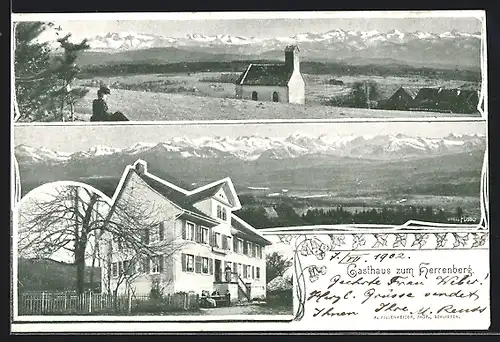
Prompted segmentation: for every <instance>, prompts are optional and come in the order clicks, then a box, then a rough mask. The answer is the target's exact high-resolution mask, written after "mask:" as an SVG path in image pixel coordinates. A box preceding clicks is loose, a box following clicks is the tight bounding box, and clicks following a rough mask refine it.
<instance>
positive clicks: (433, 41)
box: [47, 28, 481, 69]
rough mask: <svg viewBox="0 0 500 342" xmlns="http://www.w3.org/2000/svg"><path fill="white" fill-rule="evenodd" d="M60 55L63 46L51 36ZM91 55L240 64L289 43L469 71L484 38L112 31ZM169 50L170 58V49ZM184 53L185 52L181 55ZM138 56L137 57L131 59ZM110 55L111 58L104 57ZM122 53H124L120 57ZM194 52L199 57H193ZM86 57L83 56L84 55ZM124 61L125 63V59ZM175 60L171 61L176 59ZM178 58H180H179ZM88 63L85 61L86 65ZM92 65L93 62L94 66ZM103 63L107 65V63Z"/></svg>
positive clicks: (333, 54)
mask: <svg viewBox="0 0 500 342" xmlns="http://www.w3.org/2000/svg"><path fill="white" fill-rule="evenodd" d="M47 40H49V41H50V42H51V43H52V42H53V43H54V44H53V48H54V49H55V51H58V45H59V44H58V43H57V42H56V41H55V39H54V40H51V39H49V38H47ZM88 43H89V45H90V47H91V49H90V53H92V54H94V55H99V56H101V58H97V60H96V61H94V62H99V61H101V59H102V60H103V61H104V60H107V59H106V58H110V56H111V55H115V57H116V58H118V60H117V61H115V62H119V61H120V60H121V59H122V60H124V61H128V60H130V59H133V60H134V61H137V60H141V58H144V59H146V60H148V59H149V58H150V56H149V57H148V55H147V54H145V56H142V57H141V54H140V52H142V51H146V50H151V49H160V51H157V53H161V49H165V51H164V53H165V54H167V55H168V56H170V57H172V56H171V55H172V53H173V54H174V55H175V53H176V52H177V53H181V52H189V53H191V55H189V56H190V59H189V60H195V61H205V60H207V58H208V60H210V61H213V60H214V59H215V60H237V59H266V60H282V59H283V49H284V48H285V46H287V45H290V44H296V45H298V46H299V49H300V54H301V56H302V59H303V60H304V61H306V60H309V61H318V62H347V63H351V64H359V63H361V64H366V63H368V64H371V63H375V64H377V63H384V64H387V63H391V64H394V63H399V64H407V65H415V66H417V65H419V66H427V67H438V66H439V67H443V66H446V67H447V68H449V67H453V68H455V67H468V68H471V67H472V68H474V69H479V67H480V51H481V34H480V33H479V32H476V33H465V32H459V31H457V30H452V31H446V32H442V33H430V32H422V31H414V32H402V31H400V30H395V29H393V30H390V31H387V32H380V31H376V30H372V31H366V32H363V31H346V30H342V29H338V28H336V29H333V30H330V31H327V32H323V33H310V32H307V33H299V34H295V35H292V36H289V37H273V38H256V37H243V36H231V35H227V34H218V35H213V36H209V35H203V34H187V35H186V36H184V37H166V36H161V35H156V34H145V33H136V32H112V33H105V34H102V35H98V36H95V37H88ZM169 49H170V50H173V51H170V54H169V53H168V51H169ZM180 50H182V51H180ZM127 53H133V56H127V55H126V54H127ZM103 54H105V55H106V56H103ZM120 54H122V55H120ZM192 54H194V55H192ZM82 58H83V57H82ZM120 58H121V59H120ZM171 59H172V58H167V60H171ZM174 59H175V58H174ZM82 61H83V59H81V60H80V62H82ZM94 62H93V63H94ZM103 63H104V62H103Z"/></svg>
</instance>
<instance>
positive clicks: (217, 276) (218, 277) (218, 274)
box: [214, 259, 222, 283]
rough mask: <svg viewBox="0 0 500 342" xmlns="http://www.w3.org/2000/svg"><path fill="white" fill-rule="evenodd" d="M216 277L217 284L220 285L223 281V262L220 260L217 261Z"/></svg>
mask: <svg viewBox="0 0 500 342" xmlns="http://www.w3.org/2000/svg"><path fill="white" fill-rule="evenodd" d="M214 275H215V282H216V283H220V282H221V281H222V276H221V261H220V260H219V259H215V267H214Z"/></svg>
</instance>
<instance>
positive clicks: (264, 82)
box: [236, 63, 293, 87]
mask: <svg viewBox="0 0 500 342" xmlns="http://www.w3.org/2000/svg"><path fill="white" fill-rule="evenodd" d="M292 73H293V70H291V69H289V68H287V67H286V66H285V64H284V63H280V64H250V65H249V66H248V68H247V69H246V70H245V71H244V72H242V73H241V75H240V77H239V78H238V80H237V81H236V84H239V85H260V86H280V87H285V86H286V85H287V84H288V81H289V80H290V77H291V76H292Z"/></svg>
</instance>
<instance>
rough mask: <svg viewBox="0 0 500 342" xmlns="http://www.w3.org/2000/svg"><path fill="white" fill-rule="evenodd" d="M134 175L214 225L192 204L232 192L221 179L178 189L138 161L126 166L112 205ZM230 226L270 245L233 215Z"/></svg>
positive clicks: (241, 233) (237, 204) (237, 203)
mask: <svg viewBox="0 0 500 342" xmlns="http://www.w3.org/2000/svg"><path fill="white" fill-rule="evenodd" d="M137 165H142V166H143V167H144V171H143V172H139V171H138V170H137V169H136V168H135V167H137ZM134 173H135V174H136V175H137V176H139V177H140V178H141V179H142V180H143V181H144V182H145V183H146V184H147V185H148V186H149V187H150V188H152V189H153V190H154V191H156V192H158V193H159V194H160V195H162V196H163V197H165V198H166V199H167V200H169V201H170V202H172V203H173V204H174V205H176V206H177V207H179V208H180V209H183V210H185V211H186V214H187V215H194V216H196V218H197V219H201V220H204V221H208V222H211V223H213V224H214V225H215V224H218V222H217V221H216V220H215V219H214V218H212V217H211V216H209V215H207V214H205V213H204V212H202V211H201V210H199V209H197V208H196V207H194V204H195V203H197V202H200V201H202V200H204V199H206V198H210V197H212V196H214V195H215V194H216V193H217V192H218V191H219V190H220V189H221V188H223V187H226V189H228V191H230V192H233V191H234V187H233V184H232V182H231V181H230V179H228V178H226V179H222V180H220V181H218V182H214V183H211V184H208V185H206V186H203V187H201V188H198V189H195V190H192V191H187V190H184V189H182V188H179V187H177V186H175V185H173V184H170V183H168V182H167V181H164V180H162V179H160V178H157V177H156V176H154V175H152V174H150V173H149V172H148V171H147V164H146V163H145V162H144V161H142V160H138V161H137V162H136V163H135V164H134V165H133V166H130V165H129V166H127V168H126V170H125V172H124V174H123V176H122V179H121V180H120V182H119V184H118V187H117V189H116V191H115V194H114V195H113V203H115V202H116V200H117V199H118V197H119V196H120V194H121V193H122V191H123V189H124V188H125V186H126V184H127V182H128V180H129V179H130V175H131V174H134ZM232 201H233V202H234V207H235V208H237V209H239V208H241V205H240V203H239V200H238V199H237V198H234V199H232ZM231 217H232V219H231V226H232V227H234V228H235V229H236V230H237V231H236V235H240V236H245V237H247V238H248V239H250V240H252V241H256V242H260V243H263V244H271V242H269V241H268V240H267V239H265V238H264V237H263V236H262V235H261V234H260V233H259V232H258V231H257V230H256V229H255V228H253V227H252V226H251V225H249V224H248V223H246V222H244V221H243V220H241V219H240V218H237V217H235V215H234V214H232V215H231Z"/></svg>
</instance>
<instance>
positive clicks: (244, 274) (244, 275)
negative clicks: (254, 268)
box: [243, 265, 247, 278]
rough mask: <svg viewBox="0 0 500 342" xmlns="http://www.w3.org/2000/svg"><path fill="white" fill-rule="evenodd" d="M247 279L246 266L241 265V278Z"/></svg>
mask: <svg viewBox="0 0 500 342" xmlns="http://www.w3.org/2000/svg"><path fill="white" fill-rule="evenodd" d="M246 277H247V266H246V265H243V278H246Z"/></svg>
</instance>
